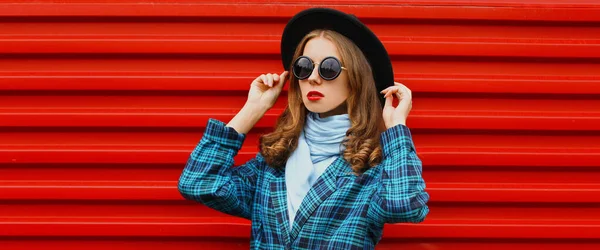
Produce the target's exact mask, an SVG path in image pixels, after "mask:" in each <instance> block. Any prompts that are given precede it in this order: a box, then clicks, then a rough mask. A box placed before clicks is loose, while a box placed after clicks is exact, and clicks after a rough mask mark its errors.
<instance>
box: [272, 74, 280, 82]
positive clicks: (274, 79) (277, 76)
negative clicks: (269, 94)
mask: <svg viewBox="0 0 600 250" xmlns="http://www.w3.org/2000/svg"><path fill="white" fill-rule="evenodd" d="M273 81H275V82H279V75H278V74H273Z"/></svg>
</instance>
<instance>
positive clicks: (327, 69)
mask: <svg viewBox="0 0 600 250" xmlns="http://www.w3.org/2000/svg"><path fill="white" fill-rule="evenodd" d="M315 64H317V65H319V70H318V71H319V75H320V76H321V78H323V80H326V81H331V80H333V79H335V78H337V77H338V76H339V75H340V74H341V73H342V70H346V68H344V67H342V63H341V62H340V60H338V59H337V58H335V57H333V56H328V57H325V58H324V59H323V61H321V63H315V62H313V60H311V59H310V58H309V57H307V56H300V57H298V58H297V59H296V61H294V66H293V68H292V69H293V70H292V71H293V73H294V76H295V77H296V78H298V79H299V80H304V79H307V78H308V77H310V75H311V74H312V72H313V69H314V67H315Z"/></svg>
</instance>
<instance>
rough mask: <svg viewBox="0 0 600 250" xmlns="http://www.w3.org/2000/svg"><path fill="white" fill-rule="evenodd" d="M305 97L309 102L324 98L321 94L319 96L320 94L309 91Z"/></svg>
mask: <svg viewBox="0 0 600 250" xmlns="http://www.w3.org/2000/svg"><path fill="white" fill-rule="evenodd" d="M306 97H307V98H308V100H309V101H318V100H319V99H321V98H323V97H325V96H324V95H323V94H321V92H319V91H310V92H308V94H306Z"/></svg>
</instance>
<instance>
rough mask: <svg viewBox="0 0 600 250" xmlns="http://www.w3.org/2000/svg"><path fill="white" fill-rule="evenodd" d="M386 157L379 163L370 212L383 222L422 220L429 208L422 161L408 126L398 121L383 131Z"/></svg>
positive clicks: (383, 146) (382, 137) (383, 147)
mask: <svg viewBox="0 0 600 250" xmlns="http://www.w3.org/2000/svg"><path fill="white" fill-rule="evenodd" d="M381 144H382V149H383V160H382V162H381V164H380V165H379V168H380V171H378V172H377V173H378V175H379V176H378V179H379V181H378V182H376V191H375V195H374V199H372V204H371V216H375V217H376V218H374V219H375V220H376V221H380V222H384V223H401V222H405V223H419V222H422V221H423V220H424V219H425V217H426V216H427V214H428V213H429V208H428V206H427V202H428V201H429V194H428V193H427V192H426V191H425V181H424V180H423V177H422V163H421V160H420V159H419V157H418V156H417V153H416V150H415V146H414V143H413V141H412V135H411V133H410V130H409V128H408V127H406V126H404V125H402V124H399V125H397V126H394V127H392V128H389V129H388V130H386V131H385V132H383V133H382V134H381Z"/></svg>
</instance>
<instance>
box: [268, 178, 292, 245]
mask: <svg viewBox="0 0 600 250" xmlns="http://www.w3.org/2000/svg"><path fill="white" fill-rule="evenodd" d="M270 189H271V202H272V204H273V208H272V209H273V211H274V212H275V216H276V218H277V224H278V225H279V228H278V229H279V232H280V233H279V234H278V235H279V236H280V239H279V240H281V241H283V242H285V245H286V246H288V245H289V244H290V242H291V240H290V223H289V222H290V221H289V217H288V206H287V190H286V187H285V175H284V174H283V173H278V176H277V178H273V179H272V180H271V183H270Z"/></svg>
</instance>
